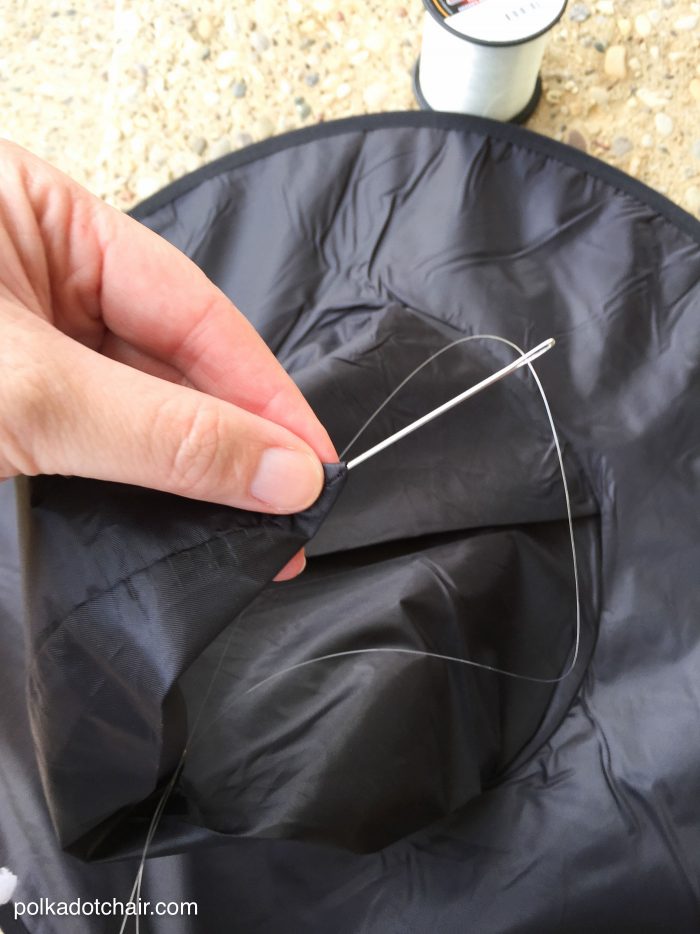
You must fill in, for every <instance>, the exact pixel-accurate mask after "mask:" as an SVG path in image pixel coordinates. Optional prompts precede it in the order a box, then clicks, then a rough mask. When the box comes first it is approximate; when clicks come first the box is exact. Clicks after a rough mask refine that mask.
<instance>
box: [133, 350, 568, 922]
mask: <svg viewBox="0 0 700 934" xmlns="http://www.w3.org/2000/svg"><path fill="white" fill-rule="evenodd" d="M476 340H490V341H497V342H499V343H501V344H505V345H506V346H507V347H510V348H512V349H513V350H515V351H516V352H517V353H518V355H519V358H518V359H517V360H515V361H514V362H513V364H510V365H509V366H507V367H503V368H502V369H501V370H499V371H497V373H495V374H492V376H491V377H488V378H487V380H482V381H481V383H479V384H476V386H477V387H481V386H482V384H483V383H487V384H490V382H493V381H495V379H494V377H498V378H500V375H501V374H503V375H507V373H504V372H503V371H504V370H505V371H508V373H510V372H514V370H515V369H516V368H517V367H519V366H527V367H528V369H529V371H530V373H531V374H532V376H533V378H534V380H535V383H536V385H537V388H538V390H539V393H540V396H541V398H542V402H543V405H544V409H545V412H546V415H547V420H548V422H549V427H550V429H551V432H552V440H553V441H554V447H555V450H556V455H557V460H558V463H559V471H560V474H561V479H562V486H563V490H564V500H565V503H566V515H567V521H568V526H569V541H570V544H571V564H572V575H573V583H574V596H575V601H576V615H575V620H576V622H575V635H574V643H573V648H572V651H571V658H570V661H569V663H568V665H567V666H566V668H565V670H564V672H563V673H562V674H561V675H559V676H557V677H556V678H538V677H535V676H532V675H525V674H521V673H519V672H514V671H507V670H506V669H503V668H498V667H497V666H495V665H488V664H486V663H484V662H477V661H473V660H471V659H465V658H458V657H457V656H452V655H443V654H441V653H439V652H428V651H423V650H421V649H405V648H392V647H389V646H387V647H376V648H365V649H348V650H346V651H342V652H331V653H329V654H327V655H320V656H317V657H315V658H309V659H306V660H305V661H303V662H297V663H296V664H294V665H289V666H286V667H285V668H282V669H280V670H279V671H275V672H273V673H272V674H270V675H268V676H267V677H265V678H263V679H262V680H261V681H258V682H256V683H255V684H254V685H252V687H249V688H247V689H246V690H245V691H242V692H241V694H239V695H237V696H236V697H234V698H233V699H232V700H231V701H230V702H229V703H228V704H226V706H225V707H224V708H223V709H222V710H221V711H220V712H219V714H218V715H217V716H216V717H215V718H214V719H212V720H211V721H210V722H209V724H208V726H210V727H211V726H212V725H213V724H214V723H216V721H217V720H219V719H220V718H221V717H222V716H223V715H224V714H225V713H226V711H227V710H229V709H230V708H231V707H233V706H234V705H235V704H236V703H237V702H238V701H239V700H241V699H242V698H244V697H246V696H247V695H248V694H252V693H253V692H254V691H257V690H259V689H260V688H261V687H263V686H264V685H266V684H269V683H270V682H271V681H274V680H276V679H277V678H281V677H283V676H284V675H287V674H291V673H292V672H295V671H300V670H301V669H302V668H308V667H309V666H311V665H316V664H319V663H321V662H328V661H332V660H335V659H340V658H348V657H351V656H356V655H368V654H375V655H376V654H394V655H412V656H418V657H421V658H434V659H437V660H439V661H444V662H451V663H454V664H458V665H466V666H469V667H471V668H479V669H482V670H484V671H490V672H493V673H494V674H497V675H502V676H504V677H508V678H515V679H517V680H519V681H528V682H531V683H533V684H558V683H559V682H560V681H563V680H564V679H565V678H568V676H569V675H570V674H571V673H572V671H573V670H574V668H575V667H576V663H577V661H578V656H579V649H580V642H581V601H580V585H579V574H578V562H577V556H576V541H575V537H574V523H573V516H572V511H571V497H570V494H569V485H568V483H567V480H566V471H565V469H564V458H563V455H562V451H561V445H560V443H559V435H558V434H557V430H556V427H555V425H554V418H553V417H552V412H551V409H550V406H549V401H548V399H547V395H546V393H545V391H544V388H543V386H542V383H541V382H540V378H539V376H538V375H537V373H536V371H535V369H534V367H533V365H532V362H531V359H530V358H531V357H532V356H533V355H537V356H539V355H540V354H541V353H544V352H545V351H546V350H548V349H549V348H550V347H551V346H552V344H553V342H550V341H545V342H544V343H543V344H541V345H538V347H536V348H534V349H533V350H532V351H530V352H529V353H526V351H524V350H523V349H522V348H521V347H519V346H518V345H517V344H515V343H513V341H510V340H507V339H506V338H505V337H499V336H497V335H495V334H471V335H469V336H467V337H460V338H457V340H454V341H452V342H451V343H449V344H447V345H446V346H445V347H442V348H440V350H438V351H436V352H435V353H433V354H431V355H430V356H429V357H428V358H427V359H426V360H424V361H423V362H422V363H421V364H419V365H418V366H417V367H416V368H415V369H414V370H412V371H411V372H410V373H409V374H408V376H406V377H405V379H403V380H402V381H401V382H400V383H399V385H398V386H397V387H396V388H395V389H394V390H393V391H392V392H391V393H390V394H389V395H388V396H387V397H386V399H384V401H383V402H382V403H381V405H379V406H378V407H377V408H376V409H375V410H374V412H372V414H371V415H370V416H369V418H368V419H367V420H366V421H365V422H364V424H363V425H362V426H361V427H360V429H359V430H358V431H357V432H356V433H355V435H353V437H352V438H351V439H350V441H349V442H348V444H347V445H346V446H345V448H343V451H342V452H341V454H340V460H341V461H342V460H344V458H345V457H346V456H347V454H348V452H349V451H350V449H351V448H353V447H354V445H355V444H356V443H357V441H359V439H360V438H361V437H362V435H363V434H364V433H365V431H366V430H367V428H369V426H370V425H371V424H372V422H373V421H374V420H375V419H376V417H377V416H378V415H379V414H380V412H382V411H383V409H384V408H386V406H387V405H388V404H389V402H391V400H392V399H393V398H394V397H395V396H396V395H397V393H399V392H400V391H401V390H402V389H403V388H404V386H406V385H407V383H409V382H410V381H411V380H412V379H413V378H414V377H415V376H417V375H418V373H420V372H421V370H423V369H424V368H425V367H427V366H428V365H429V364H431V363H432V362H433V361H434V360H436V359H437V358H438V357H440V356H441V355H442V354H444V353H446V352H447V351H448V350H451V349H452V348H453V347H456V346H458V345H460V344H466V343H468V342H469V341H476ZM545 345H547V346H545ZM523 358H525V359H523ZM475 388H476V387H471V389H470V390H466V392H464V393H461V394H460V395H459V396H457V397H455V398H457V399H459V398H464V397H467V398H468V395H469V394H473V390H474V389H475ZM483 388H485V387H483ZM453 402H454V400H449V402H448V403H445V404H444V405H443V406H439V407H438V409H436V410H434V412H437V413H438V414H440V411H441V410H442V411H445V410H446V409H445V406H450V404H451V403H453ZM434 412H431V413H428V415H427V416H424V417H423V419H424V420H425V421H427V420H429V416H432V415H434ZM420 421H421V419H418V420H417V422H420ZM415 424H416V423H411V425H409V426H407V428H411V427H412V426H413V425H415ZM405 433H406V429H403V430H402V431H401V432H396V433H395V434H394V435H392V436H391V438H390V439H385V442H381V444H380V445H375V446H374V448H371V449H370V452H375V453H380V451H379V448H382V449H383V447H385V446H388V445H386V441H387V440H391V439H395V440H396V441H398V440H400V437H399V436H402V434H405ZM368 453H369V452H365V455H367V454H368ZM365 455H362V457H363V458H364V456H365ZM355 461H357V462H361V461H360V458H356V459H355ZM351 463H352V462H351ZM232 636H233V630H232V631H231V633H230V634H229V636H228V638H227V640H226V643H225V645H224V647H223V650H222V652H221V655H220V657H219V661H218V663H217V665H216V667H215V669H214V672H213V674H212V676H211V678H210V680H209V687H208V688H207V691H206V693H205V695H204V698H203V699H202V702H201V704H200V706H199V710H198V712H197V715H196V716H195V719H194V723H193V724H192V728H191V729H190V732H189V735H188V738H187V741H186V744H185V748H184V750H183V752H182V755H181V756H180V760H179V762H178V764H177V766H176V768H175V771H174V772H173V775H172V777H171V778H170V780H169V781H168V783H167V785H166V787H165V789H164V790H163V793H162V795H161V798H160V800H159V802H158V804H157V806H156V809H155V811H154V814H153V817H152V818H151V822H150V824H149V828H148V831H147V834H146V840H145V843H144V847H143V851H142V854H141V859H140V861H139V867H138V870H137V873H136V878H135V880H134V884H133V887H132V890H131V894H130V895H129V900H128V902H127V904H131V903H133V902H134V901H135V902H136V905H137V908H138V907H140V904H141V884H142V880H143V873H144V868H145V864H146V858H147V856H148V850H149V848H150V846H151V843H152V841H153V837H154V836H155V833H156V831H157V829H158V825H159V823H160V819H161V817H162V815H163V813H164V811H165V807H166V805H167V803H168V799H169V798H170V795H171V793H172V791H173V789H174V788H175V785H176V783H177V780H178V778H179V776H180V774H181V772H182V768H183V766H184V763H185V759H186V757H187V754H188V752H189V750H190V748H191V747H192V745H193V739H194V736H195V733H196V731H197V728H198V726H199V723H200V720H201V717H202V713H203V711H204V708H205V707H206V704H207V701H208V699H209V696H210V694H211V690H212V686H213V684H214V682H215V681H216V679H217V677H218V675H219V673H220V671H221V668H222V665H223V662H224V659H225V657H226V653H227V651H228V647H229V645H230V642H231V638H232ZM133 917H134V919H135V934H140V925H139V914H138V913H137V914H135V915H133ZM127 918H128V916H127V915H126V914H125V915H124V918H123V920H122V924H121V927H120V929H119V934H124V932H125V930H126V923H127Z"/></svg>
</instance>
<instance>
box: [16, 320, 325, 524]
mask: <svg viewBox="0 0 700 934" xmlns="http://www.w3.org/2000/svg"><path fill="white" fill-rule="evenodd" d="M30 330H31V332H32V334H31V341H30V342H31V346H30V347H29V348H26V347H25V351H26V352H25V353H24V357H23V361H20V362H19V363H18V365H16V366H15V367H14V368H11V369H12V371H13V372H14V377H13V376H12V375H11V376H10V378H9V379H8V376H7V372H8V371H7V369H6V370H5V376H4V377H3V375H2V374H0V401H1V402H2V412H3V414H2V424H1V425H0V475H1V474H2V473H3V471H4V472H5V473H6V474H12V473H15V474H17V473H26V474H37V473H48V474H52V473H60V474H73V475H78V476H83V477H95V478H97V479H103V480H113V481H118V482H123V483H131V484H135V485H138V486H144V487H151V488H154V489H159V490H163V491H166V492H169V493H175V494H178V495H181V496H187V497H190V498H192V499H200V500H207V501H210V502H216V503H222V504H225V505H229V506H237V507H239V508H242V509H250V510H256V511H263V512H272V513H292V512H297V511H300V510H302V509H305V508H306V507H307V506H310V505H311V503H312V502H314V500H315V499H316V498H317V497H318V495H319V494H320V492H321V488H322V486H323V468H322V465H321V463H320V461H319V459H318V457H317V456H316V454H315V453H314V452H313V451H312V450H311V448H310V447H309V446H308V445H307V444H306V443H305V442H304V441H302V440H301V439H300V438H298V437H297V436H296V435H294V434H293V433H292V432H290V431H288V430H287V429H286V428H283V427H282V426H280V425H278V424H276V423H274V422H270V421H268V420H266V419H263V418H261V417H260V416H257V415H254V414H252V413H250V412H248V411H246V410H244V409H240V408H238V407H237V406H235V405H232V404H231V403H228V402H225V401H223V400H220V399H217V398H215V397H213V396H210V395H207V394H205V393H202V392H199V391H197V390H195V389H191V388H188V387H185V386H182V385H178V384H175V383H170V382H167V381H165V380H161V379H158V378H156V377H154V376H151V375H149V374H147V373H144V372H142V371H140V370H136V369H133V368H131V367H129V366H126V365H124V364H122V363H118V362H116V361H114V360H110V359H109V358H107V357H104V356H102V355H100V354H98V353H95V352H94V351H92V350H90V349H88V348H87V347H84V346H83V345H82V344H79V343H77V342H76V341H73V340H72V339H71V338H69V337H67V336H66V335H64V334H62V333H61V332H59V331H56V330H55V329H53V328H51V327H50V325H47V324H46V323H45V322H40V321H37V322H36V325H32V327H31V328H30ZM24 336H25V337H26V335H24ZM37 341H39V342H40V343H41V352H37ZM23 343H26V341H23V340H22V339H18V340H16V341H14V342H13V344H12V347H13V349H12V351H11V352H12V353H13V354H14V355H15V357H16V355H17V354H19V355H20V356H22V354H23V350H22V344H23ZM8 464H9V469H8V466H7V465H8Z"/></svg>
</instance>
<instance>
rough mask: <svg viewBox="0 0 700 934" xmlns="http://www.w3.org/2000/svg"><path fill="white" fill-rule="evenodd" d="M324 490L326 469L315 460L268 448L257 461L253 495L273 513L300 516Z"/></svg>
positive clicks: (251, 488) (306, 456)
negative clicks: (298, 514) (324, 471)
mask: <svg viewBox="0 0 700 934" xmlns="http://www.w3.org/2000/svg"><path fill="white" fill-rule="evenodd" d="M322 486H323V468H322V467H321V464H320V461H318V460H316V458H315V457H312V456H311V455H310V454H305V453H304V452H303V451H291V450H288V449H286V448H268V449H267V450H266V451H263V454H262V457H261V458H260V460H259V461H258V469H257V471H256V473H255V476H254V477H253V482H252V483H251V485H250V493H251V496H254V497H255V499H257V500H260V502H261V503H263V504H264V505H265V506H268V507H269V508H270V509H271V510H272V511H273V512H299V510H301V509H306V507H307V506H310V505H311V504H312V503H313V502H314V500H316V499H317V498H318V495H319V493H320V492H321V487H322Z"/></svg>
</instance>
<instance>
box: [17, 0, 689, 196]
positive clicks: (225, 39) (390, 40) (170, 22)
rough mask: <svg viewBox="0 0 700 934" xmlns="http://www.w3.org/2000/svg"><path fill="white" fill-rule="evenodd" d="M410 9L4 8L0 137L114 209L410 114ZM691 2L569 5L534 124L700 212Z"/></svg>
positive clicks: (265, 5)
mask: <svg viewBox="0 0 700 934" xmlns="http://www.w3.org/2000/svg"><path fill="white" fill-rule="evenodd" d="M422 16H423V7H422V3H421V0H403V2H400V3H397V2H395V0H388V2H385V3H378V2H376V0H374V2H373V0H369V2H364V3H360V2H358V0H352V2H350V0H349V2H345V3H342V2H340V0H255V2H254V3H253V2H242V0H228V2H223V0H194V2H186V0H168V2H167V3H163V2H162V0H113V2H106V0H74V2H70V0H15V2H13V3H12V4H9V3H7V4H5V10H4V11H3V12H2V13H0V17H1V19H0V39H1V46H0V113H2V114H3V127H2V135H4V136H6V137H9V138H10V139H13V140H15V141H17V142H19V143H21V144H23V145H24V146H27V147H28V148H29V149H32V150H33V151H35V152H37V153H38V154H39V155H42V156H44V157H45V158H47V159H49V160H50V161H51V162H53V163H54V164H56V165H58V166H59V167H60V168H62V169H64V170H65V171H66V172H68V173H70V174H71V175H73V176H74V177H76V178H77V179H78V180H79V181H81V182H83V183H84V184H85V185H87V186H88V187H89V188H90V189H91V190H93V191H95V192H96V193H97V194H99V195H100V196H102V197H103V198H105V199H106V200H108V201H109V202H111V203H112V204H115V205H117V206H118V207H121V208H127V207H129V206H130V205H132V204H133V203H134V202H135V201H137V200H139V199H140V198H143V197H145V196H146V195H148V194H150V193H151V192H152V191H154V190H155V189H157V188H159V187H160V186H162V185H164V184H165V183H167V182H168V181H169V180H171V179H173V178H175V177H177V176H179V175H182V174H183V173H185V172H187V171H189V170H191V169H193V168H196V167H197V166H198V165H200V164H202V163H203V162H207V161H209V160H211V159H212V158H215V157H216V156H219V155H222V154H223V153H225V152H227V151H228V150H230V149H236V148H238V147H241V146H244V145H246V144H247V143H249V142H251V141H253V140H259V139H261V138H264V137H266V136H270V135H272V134H275V133H280V132H282V131H284V130H288V129H292V128H294V127H298V126H302V125H308V124H311V123H315V122H317V121H319V120H329V119H331V118H334V117H342V116H348V115H350V114H355V113H364V112H372V111H380V110H399V109H406V108H413V107H415V106H416V104H415V101H414V98H413V92H412V88H411V79H410V70H411V68H412V65H413V63H414V61H415V58H416V56H417V54H418V52H419V48H420V35H421V22H422ZM699 39H700V3H698V2H688V0H586V2H571V0H570V2H569V6H568V9H567V11H566V13H565V14H564V16H563V18H562V20H561V22H560V23H559V24H558V25H557V26H556V27H555V29H554V30H553V31H552V33H551V34H550V41H549V45H548V48H547V52H546V54H545V60H544V63H543V69H542V76H543V81H544V90H545V94H544V97H543V100H542V102H541V104H540V106H539V108H538V110H537V112H536V113H535V115H534V116H533V118H532V119H531V120H530V122H529V126H530V127H531V128H533V129H535V130H537V131H539V132H541V133H545V134H547V135H550V136H553V137H555V138H557V139H563V140H565V141H567V142H571V143H572V144H574V145H577V146H579V147H580V148H587V149H588V151H589V152H592V153H593V154H594V155H596V156H599V157H600V158H602V159H605V160H607V161H609V162H611V163H613V164H615V165H617V166H619V167H620V168H622V169H624V170H625V171H627V172H629V173H630V174H632V175H635V176H637V177H638V178H640V179H641V180H642V181H644V182H646V183H647V184H650V185H652V186H653V187H655V188H657V189H659V190H660V191H662V192H664V193H665V194H667V195H668V196H669V197H670V198H672V199H673V200H675V201H676V202H678V203H679V204H681V205H682V206H683V207H685V208H686V209H687V210H689V211H692V212H694V213H696V214H698V215H700V56H699V55H698V42H699Z"/></svg>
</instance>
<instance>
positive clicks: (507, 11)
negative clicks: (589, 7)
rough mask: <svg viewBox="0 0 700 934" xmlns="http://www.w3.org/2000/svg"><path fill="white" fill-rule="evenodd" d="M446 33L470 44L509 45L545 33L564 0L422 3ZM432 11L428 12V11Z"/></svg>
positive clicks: (429, 0) (431, 0)
mask: <svg viewBox="0 0 700 934" xmlns="http://www.w3.org/2000/svg"><path fill="white" fill-rule="evenodd" d="M424 2H425V5H426V6H427V7H428V9H429V10H431V12H433V13H437V14H438V15H439V16H441V17H442V18H443V22H444V24H445V26H447V28H448V29H450V30H454V32H456V33H459V34H460V35H462V36H464V37H465V39H471V40H473V41H474V42H482V43H485V44H487V45H491V44H494V45H510V44H512V43H518V42H526V41H527V40H528V39H532V38H533V37H534V36H539V35H540V34H541V33H543V32H546V31H547V30H548V29H549V28H550V27H551V26H553V25H554V23H556V21H557V20H558V19H559V17H560V16H561V14H562V13H563V12H564V7H565V6H566V0H424ZM431 8H432V9H431Z"/></svg>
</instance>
